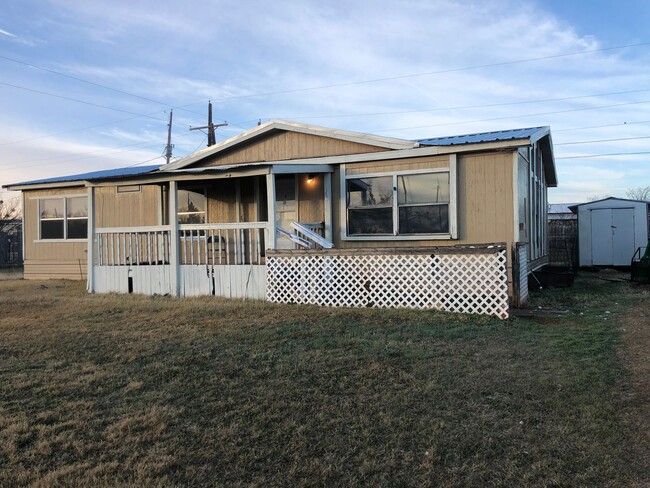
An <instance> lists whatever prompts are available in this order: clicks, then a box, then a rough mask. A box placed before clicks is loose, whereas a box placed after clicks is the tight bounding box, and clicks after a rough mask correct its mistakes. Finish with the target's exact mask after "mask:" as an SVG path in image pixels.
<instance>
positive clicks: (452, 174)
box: [339, 154, 458, 241]
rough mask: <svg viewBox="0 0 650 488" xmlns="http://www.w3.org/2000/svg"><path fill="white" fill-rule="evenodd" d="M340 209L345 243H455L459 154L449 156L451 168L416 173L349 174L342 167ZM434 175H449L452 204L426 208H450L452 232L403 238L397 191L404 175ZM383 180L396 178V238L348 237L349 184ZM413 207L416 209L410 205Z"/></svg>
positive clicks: (405, 171)
mask: <svg viewBox="0 0 650 488" xmlns="http://www.w3.org/2000/svg"><path fill="white" fill-rule="evenodd" d="M340 171H341V176H340V198H339V201H340V205H341V211H340V216H341V240H343V241H425V240H451V239H457V238H458V231H457V229H458V226H457V209H456V197H457V195H456V193H457V191H456V186H457V185H456V154H451V155H450V156H449V166H446V167H439V168H423V169H413V170H395V171H381V172H372V171H369V172H367V173H359V174H356V173H355V174H347V173H346V165H345V164H342V165H341V167H340ZM433 173H448V174H449V202H448V203H446V204H426V205H448V219H449V231H448V232H444V233H435V234H431V233H428V234H424V233H423V234H399V208H400V205H399V201H398V200H399V199H398V194H397V193H398V190H397V180H398V177H399V176H403V175H419V174H433ZM381 176H392V177H393V203H392V215H393V234H392V235H387V234H366V235H349V234H348V228H349V225H348V210H349V209H348V205H347V186H348V185H347V182H348V180H354V179H363V178H373V177H381ZM408 206H412V205H408Z"/></svg>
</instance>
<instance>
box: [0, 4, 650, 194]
mask: <svg viewBox="0 0 650 488" xmlns="http://www.w3.org/2000/svg"><path fill="white" fill-rule="evenodd" d="M648 20H650V2H647V1H646V0H621V1H619V2H611V1H604V0H591V1H582V0H574V1H566V0H545V1H542V0H518V1H510V0H483V1H460V0H430V1H423V0H420V1H415V0H411V1H406V0H395V1H382V0H347V1H339V0H333V1H327V2H323V1H322V0H320V1H312V0H304V1H295V0H293V1H290V0H274V1H273V2H269V1H256V0H251V1H242V0H238V1H234V0H233V1H229V0H219V1H209V0H203V1H202V2H195V1H193V0H187V1H184V2H178V1H171V0H131V1H128V2H126V1H122V0H93V1H92V2H89V1H87V0H49V1H48V0H7V1H6V2H4V3H3V8H2V12H0V104H1V105H0V106H1V110H0V185H6V184H9V183H15V182H20V181H26V180H31V179H40V178H47V177H51V176H61V175H68V174H75V173H83V172H87V171H95V170H100V169H107V168H117V167H124V166H134V165H150V164H157V163H160V164H163V163H164V158H163V150H164V147H165V144H166V139H167V122H168V117H169V111H170V109H173V131H172V139H173V140H172V142H173V144H174V150H173V155H174V158H179V157H182V156H185V155H187V154H190V153H192V152H193V151H195V150H197V149H200V148H202V147H205V143H206V137H205V134H203V133H202V132H201V131H198V130H195V131H190V130H189V128H190V127H196V126H201V125H205V124H206V122H207V115H206V113H207V102H208V100H211V101H212V103H213V112H214V117H215V122H223V121H227V122H228V126H226V127H220V128H219V129H218V130H217V140H223V139H226V138H229V137H232V136H234V135H236V134H238V133H240V132H242V131H244V130H246V129H249V128H251V127H254V126H255V125H257V123H258V121H260V120H261V121H262V122H265V121H267V120H269V119H272V118H281V119H288V120H294V121H297V122H304V123H309V124H315V125H321V126H324V127H332V128H338V129H346V130H353V131H359V132H366V133H372V134H377V135H382V136H390V137H399V138H405V139H422V138H428V137H436V136H447V135H457V134H469V133H475V132H484V131H494V130H502V129H513V128H521V127H536V126H546V125H548V126H550V127H551V132H552V138H553V142H554V145H555V147H554V151H555V157H556V168H557V173H558V179H559V185H558V187H557V188H552V189H550V190H549V201H550V202H551V203H562V202H572V203H574V202H584V201H587V200H590V199H592V198H594V197H595V196H605V195H607V196H609V195H611V196H619V197H625V196H626V190H628V189H630V188H637V187H643V186H649V185H650V164H649V163H648V161H649V160H650V159H649V158H650V111H649V110H648V109H649V108H650V35H646V33H645V32H646V30H647V25H646V24H647V22H648ZM10 196H11V195H9V194H5V195H4V198H8V197H10ZM0 198H2V194H0Z"/></svg>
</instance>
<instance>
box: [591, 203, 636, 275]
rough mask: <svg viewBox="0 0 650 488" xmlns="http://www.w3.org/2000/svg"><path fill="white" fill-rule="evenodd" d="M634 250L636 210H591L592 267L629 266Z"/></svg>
mask: <svg viewBox="0 0 650 488" xmlns="http://www.w3.org/2000/svg"><path fill="white" fill-rule="evenodd" d="M634 250H635V249H634V209H632V208H598V209H593V210H591V257H592V265H594V266H629V265H630V260H631V259H632V255H633V254H634Z"/></svg>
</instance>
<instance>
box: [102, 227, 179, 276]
mask: <svg viewBox="0 0 650 488" xmlns="http://www.w3.org/2000/svg"><path fill="white" fill-rule="evenodd" d="M95 234H96V236H97V248H96V249H97V251H96V254H95V264H96V265H98V266H126V265H131V266H153V265H163V264H169V250H170V242H169V240H170V229H169V226H167V225H160V226H150V227H106V228H99V229H95Z"/></svg>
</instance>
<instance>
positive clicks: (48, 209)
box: [39, 197, 88, 240]
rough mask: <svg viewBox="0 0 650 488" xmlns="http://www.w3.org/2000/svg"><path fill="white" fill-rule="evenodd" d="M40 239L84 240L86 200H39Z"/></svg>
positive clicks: (86, 217) (85, 233)
mask: <svg viewBox="0 0 650 488" xmlns="http://www.w3.org/2000/svg"><path fill="white" fill-rule="evenodd" d="M39 229H40V239H42V240H49V239H86V238H87V237H88V198H86V197H67V198H43V199H41V200H39Z"/></svg>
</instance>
